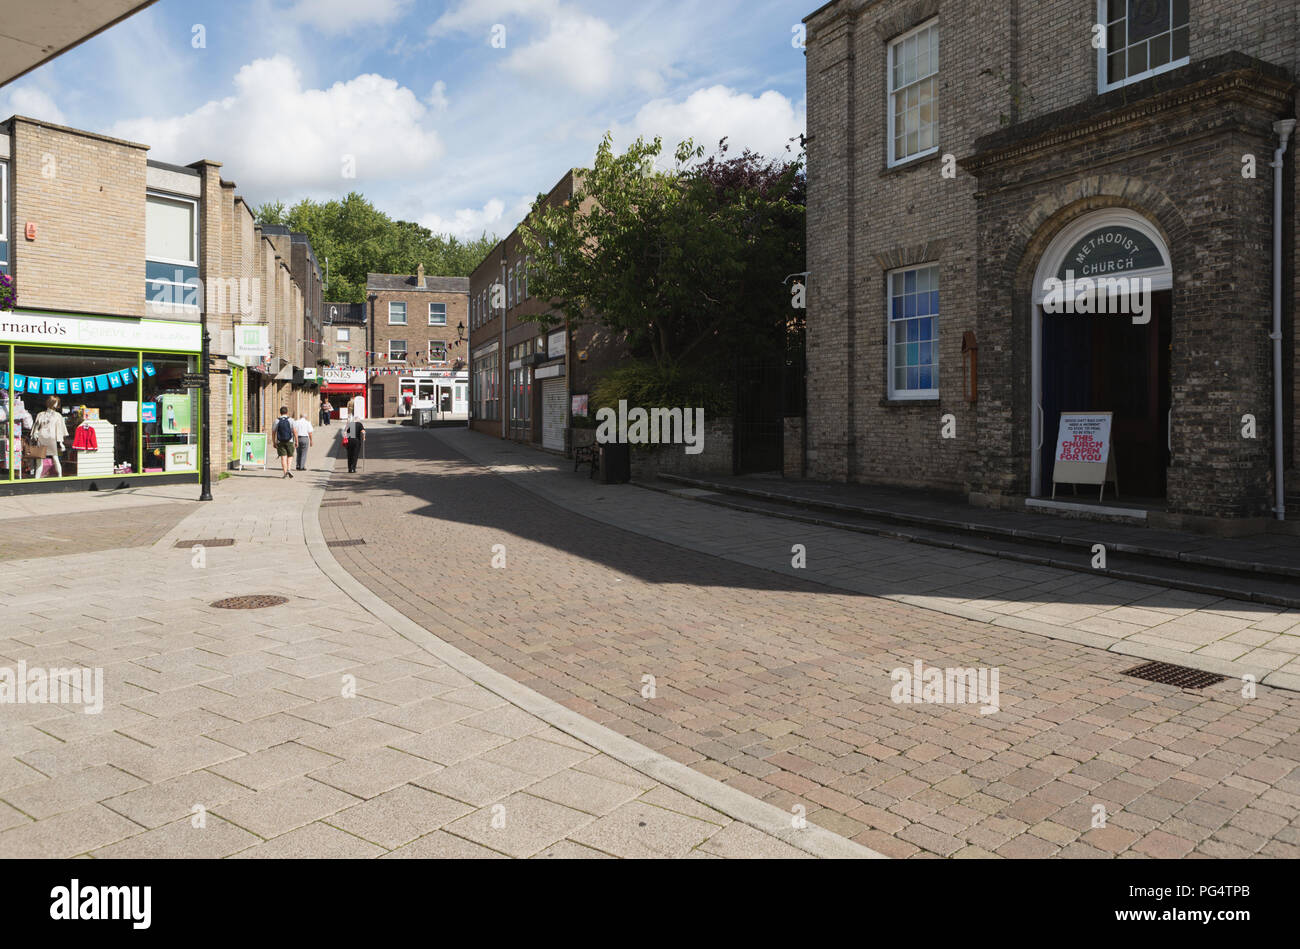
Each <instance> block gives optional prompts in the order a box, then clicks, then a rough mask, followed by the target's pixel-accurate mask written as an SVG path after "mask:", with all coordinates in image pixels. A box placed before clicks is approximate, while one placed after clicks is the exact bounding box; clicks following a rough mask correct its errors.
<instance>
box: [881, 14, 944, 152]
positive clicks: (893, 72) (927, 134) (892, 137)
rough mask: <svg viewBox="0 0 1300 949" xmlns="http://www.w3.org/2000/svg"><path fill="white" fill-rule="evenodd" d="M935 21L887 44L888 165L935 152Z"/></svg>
mask: <svg viewBox="0 0 1300 949" xmlns="http://www.w3.org/2000/svg"><path fill="white" fill-rule="evenodd" d="M938 97H939V21H938V20H931V21H930V22H929V23H925V24H922V25H921V26H918V27H917V28H916V29H914V30H911V31H910V32H908V33H904V34H903V35H902V36H900V37H898V39H896V40H894V41H893V42H892V43H890V44H889V139H888V144H887V146H886V147H887V148H888V149H889V164H890V165H891V166H892V165H899V164H902V163H903V162H905V161H910V160H912V159H914V158H920V157H922V156H924V155H931V154H933V153H934V152H936V151H938V150H939V142H938V124H939V123H938V108H937V106H938V101H937V100H938Z"/></svg>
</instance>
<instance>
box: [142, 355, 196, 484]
mask: <svg viewBox="0 0 1300 949" xmlns="http://www.w3.org/2000/svg"><path fill="white" fill-rule="evenodd" d="M144 362H145V364H146V365H145V374H144V380H143V388H144V415H143V416H142V417H141V422H142V428H143V430H144V458H143V462H144V473H145V474H162V473H167V474H175V473H185V472H191V471H198V470H199V453H198V449H199V439H198V423H199V411H200V404H199V390H198V389H186V388H184V387H183V386H182V385H181V382H182V377H183V376H184V375H185V374H186V373H189V372H195V371H197V369H198V362H197V360H195V359H194V358H193V357H192V356H164V355H151V354H149V353H145V355H144ZM150 369H152V370H153V371H152V372H150V371H149V370H150Z"/></svg>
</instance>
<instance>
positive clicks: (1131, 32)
mask: <svg viewBox="0 0 1300 949" xmlns="http://www.w3.org/2000/svg"><path fill="white" fill-rule="evenodd" d="M1189 5H1190V4H1189V2H1188V0H1097V22H1098V23H1099V24H1101V25H1103V26H1105V28H1106V43H1105V45H1104V46H1102V47H1101V48H1099V49H1098V50H1097V90H1098V91H1099V92H1108V91H1110V90H1111V89H1118V88H1119V87H1120V86H1127V85H1128V84H1129V83H1132V82H1137V81H1139V80H1141V79H1146V78H1147V77H1148V76H1154V75H1156V74H1158V73H1162V72H1169V71H1170V70H1171V69H1178V68H1179V67H1181V66H1186V65H1187V63H1188V62H1190V56H1189V52H1190V44H1191V15H1190V12H1189V10H1188V7H1189Z"/></svg>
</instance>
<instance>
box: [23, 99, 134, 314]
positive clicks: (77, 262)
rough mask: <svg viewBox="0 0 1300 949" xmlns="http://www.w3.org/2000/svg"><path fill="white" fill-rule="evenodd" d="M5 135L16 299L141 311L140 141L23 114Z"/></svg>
mask: <svg viewBox="0 0 1300 949" xmlns="http://www.w3.org/2000/svg"><path fill="white" fill-rule="evenodd" d="M11 133H12V143H13V144H12V148H13V162H12V164H11V166H10V173H11V175H12V176H13V192H12V193H13V222H14V225H15V227H14V233H13V235H12V236H11V239H10V248H11V251H10V253H11V257H10V259H11V261H12V271H11V272H12V273H13V276H14V279H15V281H16V282H17V285H18V305H19V306H21V307H25V308H32V309H46V310H62V311H66V312H69V313H98V314H105V315H109V316H133V317H142V316H144V315H145V283H144V276H145V269H144V262H145V240H144V238H145V234H144V230H145V200H144V197H145V182H146V168H147V165H146V156H147V154H148V153H147V151H146V149H145V146H143V145H134V144H131V143H129V142H122V141H118V140H116V139H110V138H105V137H103V136H99V135H92V134H90V133H88V132H77V131H74V130H72V129H65V128H60V127H57V126H52V125H47V124H44V123H40V122H33V121H31V120H29V119H24V118H21V117H16V118H14V120H13V122H12V128H11ZM29 222H30V223H32V224H35V225H36V228H37V236H36V240H34V241H28V240H27V239H26V238H25V237H24V231H25V228H26V225H27V224H28V223H29Z"/></svg>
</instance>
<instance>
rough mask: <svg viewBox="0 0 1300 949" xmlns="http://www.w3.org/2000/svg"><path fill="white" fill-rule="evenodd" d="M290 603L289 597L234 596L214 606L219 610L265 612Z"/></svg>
mask: <svg viewBox="0 0 1300 949" xmlns="http://www.w3.org/2000/svg"><path fill="white" fill-rule="evenodd" d="M288 602H289V598H288V597H287V596H232V597H230V598H229V599H226V600H217V602H215V603H213V604H212V605H213V606H214V607H216V608H217V609H219V610H265V609H267V608H269V607H272V606H284V604H286V603H288Z"/></svg>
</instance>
